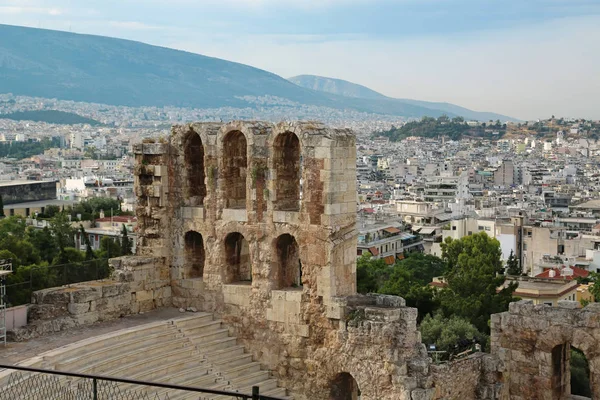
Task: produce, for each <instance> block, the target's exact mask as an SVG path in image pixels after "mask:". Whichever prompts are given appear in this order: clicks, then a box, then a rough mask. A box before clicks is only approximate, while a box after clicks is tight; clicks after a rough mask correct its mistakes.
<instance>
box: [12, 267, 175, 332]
mask: <svg viewBox="0 0 600 400" xmlns="http://www.w3.org/2000/svg"><path fill="white" fill-rule="evenodd" d="M110 263H111V266H112V267H113V268H114V272H113V277H112V279H109V280H100V281H92V282H84V283H78V284H73V285H67V286H62V287H57V288H51V289H45V290H40V291H37V292H34V293H33V298H32V304H31V305H30V306H29V310H28V324H27V325H26V326H24V327H22V328H17V329H14V330H13V331H12V332H11V338H12V340H15V341H20V340H26V339H30V338H33V337H37V336H42V335H46V334H49V333H53V332H59V331H62V330H67V329H69V328H72V327H75V326H81V325H89V324H92V323H94V322H97V321H106V320H112V319H116V318H119V317H122V316H126V315H130V314H137V313H139V312H145V311H150V310H153V309H155V308H158V307H163V306H170V305H171V304H172V302H171V286H170V284H171V282H170V279H169V268H168V267H167V266H166V264H165V263H164V260H162V259H156V258H151V257H135V256H130V257H120V258H113V259H111V260H110Z"/></svg>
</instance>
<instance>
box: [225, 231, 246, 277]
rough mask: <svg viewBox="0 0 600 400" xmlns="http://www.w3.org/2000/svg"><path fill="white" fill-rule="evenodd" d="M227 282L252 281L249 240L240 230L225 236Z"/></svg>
mask: <svg viewBox="0 0 600 400" xmlns="http://www.w3.org/2000/svg"><path fill="white" fill-rule="evenodd" d="M225 260H226V263H227V271H226V276H225V282H226V283H235V282H252V265H251V263H250V247H249V246H248V241H247V240H246V239H245V238H244V235H242V234H241V233H239V232H233V233H230V234H229V235H227V237H226V238H225Z"/></svg>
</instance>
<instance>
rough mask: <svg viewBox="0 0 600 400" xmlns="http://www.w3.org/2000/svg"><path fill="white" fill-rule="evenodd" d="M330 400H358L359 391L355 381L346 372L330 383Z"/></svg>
mask: <svg viewBox="0 0 600 400" xmlns="http://www.w3.org/2000/svg"><path fill="white" fill-rule="evenodd" d="M329 393H330V395H329V399H330V400H358V399H360V389H359V387H358V383H357V382H356V379H354V377H353V376H352V375H350V374H349V373H347V372H342V373H340V374H338V375H337V376H336V377H335V378H334V379H333V381H331V388H330V392H329Z"/></svg>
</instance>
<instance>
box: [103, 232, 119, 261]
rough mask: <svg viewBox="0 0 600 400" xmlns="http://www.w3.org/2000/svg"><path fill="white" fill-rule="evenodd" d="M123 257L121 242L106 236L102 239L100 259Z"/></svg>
mask: <svg viewBox="0 0 600 400" xmlns="http://www.w3.org/2000/svg"><path fill="white" fill-rule="evenodd" d="M120 255H121V244H120V243H119V240H115V239H114V238H112V237H110V236H104V237H103V238H102V239H100V250H99V251H98V258H102V259H106V258H112V257H118V256H120Z"/></svg>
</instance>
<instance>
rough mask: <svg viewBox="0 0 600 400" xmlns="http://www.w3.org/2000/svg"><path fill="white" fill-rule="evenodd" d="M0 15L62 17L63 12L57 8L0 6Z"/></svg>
mask: <svg viewBox="0 0 600 400" xmlns="http://www.w3.org/2000/svg"><path fill="white" fill-rule="evenodd" d="M2 14H46V15H52V16H58V15H62V14H63V11H62V10H60V9H58V8H45V7H16V6H15V7H13V6H0V15H2Z"/></svg>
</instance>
